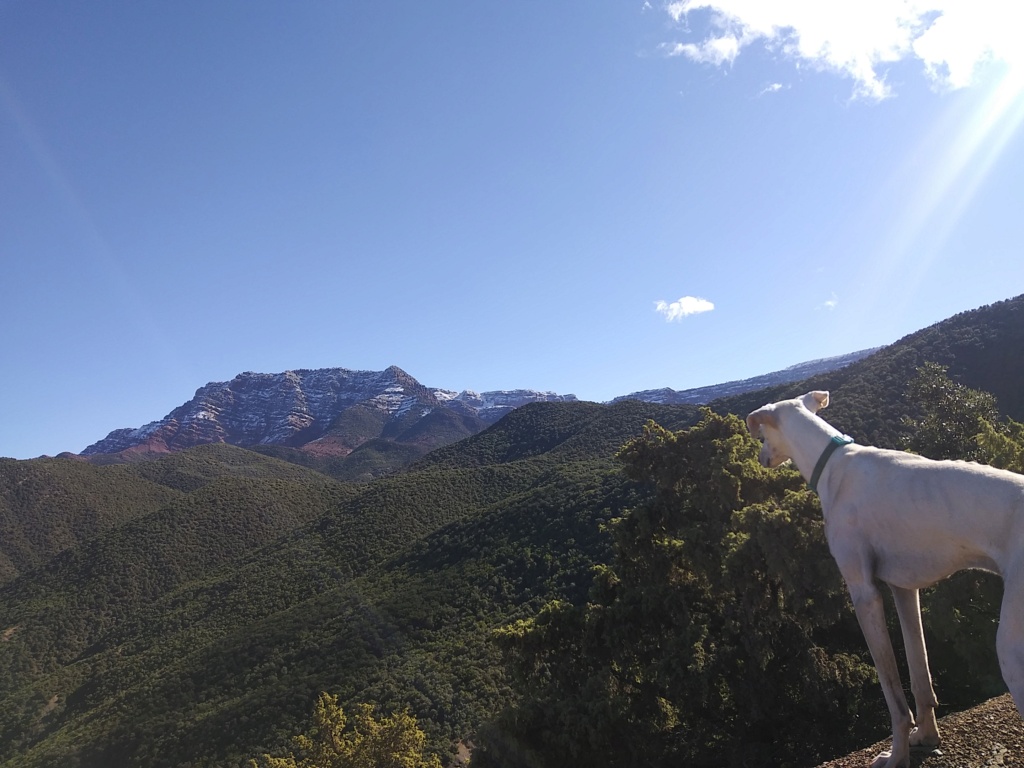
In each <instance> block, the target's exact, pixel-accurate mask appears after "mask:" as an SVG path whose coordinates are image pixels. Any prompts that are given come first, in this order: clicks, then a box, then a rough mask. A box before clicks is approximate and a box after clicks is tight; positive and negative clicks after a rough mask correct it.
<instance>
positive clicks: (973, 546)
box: [822, 446, 1024, 588]
mask: <svg viewBox="0 0 1024 768" xmlns="http://www.w3.org/2000/svg"><path fill="white" fill-rule="evenodd" d="M833 473H834V475H833V478H832V480H831V482H830V493H828V494H824V495H823V498H822V506H823V509H824V512H825V525H826V532H827V534H828V538H829V544H830V546H838V547H839V548H840V549H841V548H842V540H843V539H844V538H846V537H847V536H848V535H850V534H853V533H854V532H855V531H854V528H855V529H856V532H855V533H856V535H855V538H856V539H857V540H859V541H861V542H864V541H867V542H868V543H869V544H870V546H871V547H872V551H873V554H874V556H875V559H876V561H877V563H878V572H877V573H876V576H877V577H878V578H880V579H882V580H883V581H886V582H888V583H893V584H896V585H898V586H905V587H908V588H919V587H924V586H928V585H930V584H933V583H935V582H936V581H939V580H940V579H943V578H945V577H947V576H949V575H951V574H952V573H955V572H956V571H958V570H962V569H964V568H982V569H985V570H990V571H994V572H996V573H999V574H1001V575H1005V573H1006V571H1007V570H1008V569H1010V568H1013V567H1015V566H1016V562H1017V560H1018V559H1019V557H1020V555H1021V551H1022V549H1024V546H1022V545H1024V476H1022V475H1018V474H1016V473H1014V472H1007V471H1005V470H1000V469H995V468H993V467H988V466H985V465H983V464H975V463H970V462H964V461H933V460H931V459H926V458H924V457H921V456H915V455H913V454H908V453H904V452H903V451H891V450H885V449H881V448H871V447H865V446H849V448H848V449H846V450H845V451H844V452H843V456H842V458H841V459H840V460H839V461H835V466H834V467H833ZM1008 510H1009V511H1010V513H1009V514H1008V513H1007V512H1008ZM968 542H969V544H968ZM833 554H834V555H836V557H837V559H838V558H839V553H838V552H836V551H835V549H833Z"/></svg>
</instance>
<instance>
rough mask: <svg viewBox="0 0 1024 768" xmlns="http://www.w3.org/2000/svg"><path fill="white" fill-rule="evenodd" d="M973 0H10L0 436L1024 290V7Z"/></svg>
mask: <svg viewBox="0 0 1024 768" xmlns="http://www.w3.org/2000/svg"><path fill="white" fill-rule="evenodd" d="M945 5H946V3H945V0H936V2H932V3H917V2H909V3H907V2H892V1H890V0H885V1H882V0H870V1H869V0H858V2H839V1H838V0H837V1H836V2H833V3H813V2H810V3H809V2H796V1H793V0H787V1H779V2H765V1H764V0H722V1H721V2H712V3H704V2H676V3H668V4H666V3H661V2H655V1H654V0H651V2H643V1H642V0H641V2H603V3H593V2H585V1H584V0H560V1H559V2H550V3H540V2H532V1H528V2H520V3H502V4H498V3H481V2H467V1H463V0H451V2H443V3H413V2H399V3H368V2H329V1H328V0H322V1H321V2H298V3H296V2H288V3H285V2H262V1H260V0H244V1H243V0H238V1H232V0H218V2H207V1H206V0H204V1H203V2H190V1H189V0H176V1H175V2H173V3H167V2H150V1H147V0H131V2H128V1H127V0H97V1H96V2H89V3H72V2H50V1H48V0H0V264H2V268H3V272H2V275H0V332H2V334H3V336H2V339H3V363H2V367H0V456H13V457H16V458H28V457H32V456H37V455H40V454H44V453H45V454H51V455H52V454H56V453H59V452H61V451H75V452H77V451H80V450H82V449H83V448H84V447H85V446H86V445H88V444H90V443H91V442H94V441H95V440H98V439H100V438H102V437H104V436H105V435H106V434H107V432H109V431H110V430H112V429H115V428H119V427H137V426H141V425H142V424H144V423H147V422H149V421H152V420H154V419H158V418H160V417H162V416H163V415H165V414H166V413H167V412H169V411H170V410H171V409H173V408H174V407H176V406H177V405H179V404H181V403H183V402H185V401H186V400H188V399H189V398H191V396H192V395H193V393H194V392H195V390H196V389H197V388H198V387H200V386H202V385H204V384H206V383H207V382H209V381H224V380H228V379H230V378H232V377H233V376H235V375H236V374H237V373H240V372H242V371H249V370H251V371H260V372H268V373H271V372H279V371H284V370H288V369H294V368H321V367H335V366H338V367H346V368H355V369H365V370H381V369H383V368H385V367H387V366H389V365H398V366H400V367H401V368H403V369H405V370H406V371H408V372H409V373H410V374H412V375H413V376H415V377H416V378H417V379H418V380H420V381H421V382H422V383H424V384H426V385H428V386H435V387H443V388H447V389H455V390H462V389H475V390H478V391H484V390H491V389H511V388H520V387H523V388H534V389H542V390H554V391H557V392H561V393H575V394H576V395H577V396H579V397H580V398H583V399H588V400H597V401H604V400H608V399H611V398H612V397H615V396H617V395H622V394H626V393H629V392H632V391H636V390H640V389H651V388H656V387H666V386H667V387H673V388H675V389H684V388H688V387H695V386H701V385H706V384H712V383H717V382H721V381H726V380H730V379H737V378H743V377H748V376H753V375H756V374H759V373H764V372H767V371H771V370H776V369H779V368H782V367H785V366H788V365H791V364H794V363H797V362H801V361H804V360H809V359H814V358H819V357H825V356H830V355H836V354H841V353H844V352H850V351H854V350H858V349H863V348H867V347H872V346H877V345H882V344H887V343H890V342H893V341H896V340H897V339H899V338H901V337H902V336H904V335H906V334H907V333H910V332H913V331H915V330H917V329H919V328H921V327H924V326H926V325H929V324H931V323H933V322H936V321H938V320H941V319H944V318H946V317H948V316H950V315H953V314H955V313H957V312H960V311H963V310H967V309H972V308H975V307H978V306H981V305H984V304H988V303H991V302H993V301H998V300H1000V299H1004V298H1009V297H1011V296H1015V295H1017V294H1019V293H1021V292H1024V279H1022V278H1024V259H1022V255H1024V253H1022V245H1021V244H1022V243H1024V216H1022V215H1021V211H1022V210H1024V208H1022V193H1024V134H1022V131H1021V130H1019V126H1020V122H1021V119H1022V117H1024V97H1022V93H1024V66H1022V62H1021V60H1020V52H1019V51H1017V50H1015V49H1019V45H1016V41H1013V40H1011V39H1010V38H1011V37H1012V34H1013V32H1014V30H1019V29H1020V28H1021V23H1020V22H1021V20H1022V19H1021V18H1019V17H1020V16H1021V14H1022V12H1021V11H1020V10H1016V9H1015V6H1016V4H1010V3H1001V2H980V0H979V2H976V3H969V4H963V3H960V4H952V5H950V7H949V8H946V7H944V6H945ZM1009 16H1016V17H1017V18H1009ZM1014 57H1016V59H1014Z"/></svg>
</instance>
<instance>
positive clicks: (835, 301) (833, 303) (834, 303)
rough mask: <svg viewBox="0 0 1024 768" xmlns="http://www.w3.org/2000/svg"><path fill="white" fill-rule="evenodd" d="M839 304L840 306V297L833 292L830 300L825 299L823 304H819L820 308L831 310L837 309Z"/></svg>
mask: <svg viewBox="0 0 1024 768" xmlns="http://www.w3.org/2000/svg"><path fill="white" fill-rule="evenodd" d="M838 306H839V297H838V296H836V295H835V294H834V293H833V294H832V298H831V299H829V300H828V301H823V302H822V303H821V304H819V305H818V309H827V310H829V311H831V310H833V309H835V308H836V307H838Z"/></svg>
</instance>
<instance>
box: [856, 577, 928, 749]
mask: <svg viewBox="0 0 1024 768" xmlns="http://www.w3.org/2000/svg"><path fill="white" fill-rule="evenodd" d="M847 586H848V588H849V590H850V597H851V598H852V600H853V608H854V610H855V611H856V612H857V621H858V623H859V624H860V629H861V632H863V633H864V639H865V640H867V643H868V649H869V650H870V651H871V658H872V659H874V662H875V670H876V671H877V672H878V682H879V683H881V685H882V693H883V694H885V703H886V704H887V705H888V706H889V715H890V716H891V717H892V750H891V751H890V752H882V753H881V754H880V755H878V757H876V758H875V760H874V762H872V763H871V768H909V766H910V731H911V730H912V729H913V727H914V718H913V717H912V716H911V714H910V708H909V707H908V706H907V697H906V696H904V695H903V686H902V685H901V684H900V673H899V670H898V669H897V667H896V655H895V654H894V653H893V650H892V641H890V640H889V631H888V629H887V628H886V626H885V607H884V605H883V603H882V595H881V593H880V592H879V590H878V586H877V585H876V584H875V582H874V581H873V580H868V579H864V580H857V581H854V582H853V583H850V580H849V579H848V580H847Z"/></svg>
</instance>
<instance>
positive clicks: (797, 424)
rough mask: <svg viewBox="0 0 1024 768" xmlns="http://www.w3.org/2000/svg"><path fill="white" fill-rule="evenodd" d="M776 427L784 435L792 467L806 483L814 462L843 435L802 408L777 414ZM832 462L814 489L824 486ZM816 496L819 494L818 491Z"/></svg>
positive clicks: (809, 478)
mask: <svg viewBox="0 0 1024 768" xmlns="http://www.w3.org/2000/svg"><path fill="white" fill-rule="evenodd" d="M779 416H780V426H781V427H782V429H783V431H785V433H786V438H787V440H788V441H789V448H790V452H791V454H792V455H791V456H790V458H791V459H792V460H793V464H795V465H796V468H797V469H798V470H799V471H800V474H801V475H803V478H804V480H806V481H807V482H808V483H809V482H810V481H811V475H812V474H813V473H814V468H815V466H816V465H817V463H818V459H820V458H821V456H822V454H823V453H824V452H825V450H826V449H827V448H828V447H829V444H830V443H831V442H832V438H833V437H842V436H843V434H842V432H840V431H839V430H838V429H836V428H835V427H833V426H832V425H831V424H829V423H828V422H827V421H825V420H824V419H822V418H821V417H819V416H817V415H815V414H813V413H811V412H810V411H809V410H807V409H806V408H793V409H786V410H785V411H783V412H781V413H780V414H779ZM831 465H832V462H828V463H827V464H826V465H825V467H824V470H823V471H822V472H821V475H820V476H819V478H818V483H817V485H818V488H821V489H824V488H827V486H828V477H829V470H830V468H831ZM819 495H821V494H820V492H819Z"/></svg>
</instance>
